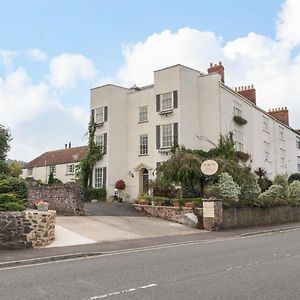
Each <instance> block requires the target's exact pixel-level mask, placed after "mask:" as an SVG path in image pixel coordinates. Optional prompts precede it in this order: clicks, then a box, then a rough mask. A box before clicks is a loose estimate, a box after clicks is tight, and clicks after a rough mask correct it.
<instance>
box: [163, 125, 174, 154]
mask: <svg viewBox="0 0 300 300" xmlns="http://www.w3.org/2000/svg"><path fill="white" fill-rule="evenodd" d="M166 133H167V135H166ZM173 144H174V126H173V124H172V123H171V124H164V125H161V145H162V148H171V147H173Z"/></svg>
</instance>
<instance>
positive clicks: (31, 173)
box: [27, 168, 33, 177]
mask: <svg viewBox="0 0 300 300" xmlns="http://www.w3.org/2000/svg"><path fill="white" fill-rule="evenodd" d="M32 176H33V168H29V169H27V177H32Z"/></svg>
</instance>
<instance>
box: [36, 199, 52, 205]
mask: <svg viewBox="0 0 300 300" xmlns="http://www.w3.org/2000/svg"><path fill="white" fill-rule="evenodd" d="M33 205H34V206H35V207H37V206H40V205H48V202H46V201H45V200H43V199H37V200H35V201H34V202H33Z"/></svg>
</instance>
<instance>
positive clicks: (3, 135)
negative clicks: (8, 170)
mask: <svg viewBox="0 0 300 300" xmlns="http://www.w3.org/2000/svg"><path fill="white" fill-rule="evenodd" d="M11 140H12V137H11V134H10V131H9V129H8V128H5V127H4V126H3V125H1V124H0V161H4V160H5V159H6V155H7V152H8V151H9V149H10V145H9V142H10V141H11Z"/></svg>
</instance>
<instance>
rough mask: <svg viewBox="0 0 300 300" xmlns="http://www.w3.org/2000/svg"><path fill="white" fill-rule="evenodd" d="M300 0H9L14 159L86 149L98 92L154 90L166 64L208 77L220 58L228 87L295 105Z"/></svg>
mask: <svg viewBox="0 0 300 300" xmlns="http://www.w3.org/2000/svg"><path fill="white" fill-rule="evenodd" d="M297 2H298V1H297V0H286V1H279V0H264V1H258V0H252V1H238V0H218V1H217V0H211V1H184V2H183V1H170V0H165V1H148V2H146V1H90V0H86V1H75V0H73V1H63V0H62V1H5V2H4V1H3V2H2V3H1V9H0V26H1V28H2V30H1V35H0V123H3V124H4V125H6V126H8V127H10V128H11V131H12V134H13V136H14V141H13V142H12V149H11V152H10V154H9V156H10V158H15V159H22V160H26V161H28V160H31V159H33V158H34V157H35V156H36V155H38V154H40V153H41V152H44V151H47V150H51V149H58V148H61V147H63V145H64V144H65V143H67V142H69V141H72V143H73V145H82V144H85V143H86V140H85V139H84V138H83V136H84V133H85V132H86V127H87V125H86V124H87V118H88V111H89V89H90V88H91V87H93V86H95V85H99V84H103V83H106V82H114V83H118V84H123V85H125V86H130V85H132V84H135V83H136V84H146V83H151V81H152V71H153V70H154V69H157V68H160V67H164V66H166V65H168V64H174V63H183V64H186V65H189V66H191V67H194V68H198V69H200V70H201V71H205V70H206V68H207V66H208V64H209V62H210V61H213V62H218V61H219V60H222V62H223V64H224V65H225V68H226V78H228V82H227V84H228V85H229V86H233V85H239V84H252V83H254V84H255V86H256V88H257V94H258V98H259V99H261V102H260V104H261V107H262V108H264V109H267V108H271V107H276V106H291V105H294V104H295V103H296V101H295V100H292V98H293V99H295V98H297V97H298V98H299V96H300V91H299V88H298V87H295V88H292V89H290V86H291V84H292V83H293V82H295V83H296V74H297V68H298V67H299V66H300V59H299V58H298V56H299V45H300V34H299V32H298V31H299V30H298V28H297V25H298V24H297V20H299V18H300V7H299V4H298V3H297ZM282 72H284V73H286V74H289V76H291V77H289V76H284V78H281V76H282V75H280V74H282ZM241 74H242V76H241ZM265 78H267V80H265ZM277 82H281V83H282V82H283V84H282V89H281V90H280V91H279V90H278V88H279V87H277V88H274V83H277ZM295 85H296V84H295ZM276 86H277V84H276ZM287 87H289V91H288V92H286V89H287ZM259 89H260V90H261V92H259ZM297 93H298V94H297ZM294 101H295V103H294ZM295 105H297V104H295ZM293 111H294V113H296V112H300V105H298V106H297V107H296V106H295V107H294V109H293ZM291 121H292V126H294V127H297V126H298V127H300V123H299V122H298V123H297V118H296V115H294V116H291Z"/></svg>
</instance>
